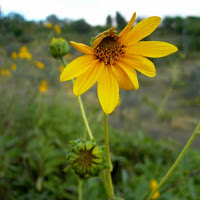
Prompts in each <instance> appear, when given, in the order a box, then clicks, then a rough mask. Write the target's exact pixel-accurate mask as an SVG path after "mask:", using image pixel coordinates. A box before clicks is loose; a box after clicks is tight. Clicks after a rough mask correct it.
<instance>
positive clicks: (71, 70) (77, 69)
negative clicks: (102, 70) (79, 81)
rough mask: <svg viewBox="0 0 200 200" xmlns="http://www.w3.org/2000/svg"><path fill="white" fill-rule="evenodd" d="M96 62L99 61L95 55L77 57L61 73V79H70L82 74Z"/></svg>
mask: <svg viewBox="0 0 200 200" xmlns="http://www.w3.org/2000/svg"><path fill="white" fill-rule="evenodd" d="M94 62H97V61H96V58H95V56H92V55H84V56H81V57H78V58H76V59H75V60H73V61H72V62H70V63H69V64H68V65H67V66H66V67H65V69H64V70H63V72H62V74H61V75H60V81H68V80H71V79H73V78H75V77H77V76H80V75H81V74H83V73H84V72H85V71H87V70H88V69H89V68H90V67H91V66H93V63H94Z"/></svg>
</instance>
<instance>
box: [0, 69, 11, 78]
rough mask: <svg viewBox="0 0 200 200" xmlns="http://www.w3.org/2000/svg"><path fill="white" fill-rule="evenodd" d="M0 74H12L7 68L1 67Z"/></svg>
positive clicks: (8, 75) (9, 75)
mask: <svg viewBox="0 0 200 200" xmlns="http://www.w3.org/2000/svg"><path fill="white" fill-rule="evenodd" d="M0 74H1V76H7V77H11V76H12V74H11V73H10V71H9V70H8V69H1V70H0Z"/></svg>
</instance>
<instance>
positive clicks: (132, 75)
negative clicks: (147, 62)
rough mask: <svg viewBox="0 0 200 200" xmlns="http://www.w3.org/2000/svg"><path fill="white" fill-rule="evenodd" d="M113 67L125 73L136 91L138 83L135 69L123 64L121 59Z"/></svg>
mask: <svg viewBox="0 0 200 200" xmlns="http://www.w3.org/2000/svg"><path fill="white" fill-rule="evenodd" d="M115 65H117V66H118V67H120V68H122V69H123V70H124V71H125V73H126V74H127V75H128V77H129V78H130V80H131V82H132V83H133V85H134V89H135V90H138V88H139V83H138V78H137V73H136V71H135V69H134V68H133V67H132V66H131V65H128V64H127V63H124V62H123V59H121V61H118V62H117V63H116V64H115Z"/></svg>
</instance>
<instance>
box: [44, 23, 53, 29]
mask: <svg viewBox="0 0 200 200" xmlns="http://www.w3.org/2000/svg"><path fill="white" fill-rule="evenodd" d="M45 26H46V28H52V26H53V25H52V23H50V22H47V23H46V24H45Z"/></svg>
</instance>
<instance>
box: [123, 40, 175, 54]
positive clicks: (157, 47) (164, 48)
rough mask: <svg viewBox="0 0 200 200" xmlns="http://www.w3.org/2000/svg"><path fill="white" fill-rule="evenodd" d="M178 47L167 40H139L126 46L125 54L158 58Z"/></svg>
mask: <svg viewBox="0 0 200 200" xmlns="http://www.w3.org/2000/svg"><path fill="white" fill-rule="evenodd" d="M177 50H178V48H177V47H176V46H174V45H172V44H169V43H167V42H158V41H141V42H137V43H135V44H134V45H132V46H130V47H129V48H127V54H139V55H142V56H147V57H151V58H160V57H164V56H167V55H169V54H171V53H174V52H176V51H177Z"/></svg>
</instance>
